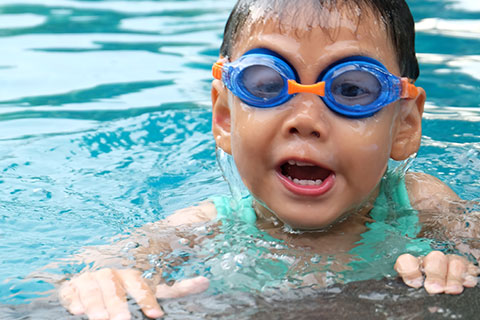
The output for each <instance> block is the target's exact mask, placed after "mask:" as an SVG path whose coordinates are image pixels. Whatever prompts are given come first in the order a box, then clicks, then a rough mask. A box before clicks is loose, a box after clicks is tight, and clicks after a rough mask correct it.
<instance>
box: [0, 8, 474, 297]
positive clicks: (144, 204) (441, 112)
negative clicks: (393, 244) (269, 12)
mask: <svg viewBox="0 0 480 320" xmlns="http://www.w3.org/2000/svg"><path fill="white" fill-rule="evenodd" d="M408 2H409V4H410V6H411V9H412V11H413V14H414V17H415V20H416V23H417V30H418V33H417V52H418V58H419V61H420V64H421V66H420V67H421V77H420V79H419V81H418V84H419V85H420V86H422V87H423V88H424V89H425V90H426V91H427V94H428V102H427V106H426V111H425V116H424V121H423V128H424V131H423V132H424V133H423V141H422V148H421V149H420V152H419V154H418V157H417V159H416V160H415V161H414V162H413V164H412V170H414V171H422V172H426V173H429V174H432V175H435V176H437V177H439V178H440V179H442V180H443V181H444V182H446V183H448V184H449V185H450V186H451V187H452V188H453V189H454V190H455V191H456V192H457V193H458V194H459V195H460V196H461V197H462V198H464V199H466V200H479V199H480V197H479V191H480V99H479V96H478V92H479V89H480V6H479V5H478V3H477V2H475V1H473V0H470V1H468V0H464V1H461V0H458V1H441V0H423V1H419V0H410V1H408ZM233 4H234V1H232V0H228V1H227V0H224V1H215V0H196V1H195V0H178V1H173V0H170V1H132V0H131V1H113V0H99V1H80V0H45V1H41V2H40V1H37V0H2V1H1V2H0V48H1V50H0V79H2V80H1V85H0V121H1V122H0V123H1V125H0V150H1V151H2V152H1V155H0V170H1V171H2V175H1V176H0V186H1V189H0V304H9V305H11V304H26V303H31V301H32V299H34V298H38V297H42V296H46V295H49V294H50V293H51V291H50V290H51V289H52V288H53V286H52V285H51V284H49V283H46V282H45V281H43V280H41V277H40V278H39V277H35V276H32V274H33V275H34V274H36V273H37V272H38V270H40V269H42V268H43V267H44V266H45V265H49V264H50V265H52V266H51V267H49V270H48V271H49V272H51V273H57V274H62V273H66V272H72V271H75V270H76V268H81V267H82V266H79V265H66V264H64V263H62V261H64V259H66V258H68V257H70V256H72V255H73V254H75V253H76V252H78V250H79V249H80V248H82V247H85V246H90V245H99V244H105V243H109V242H110V241H111V240H110V239H111V238H112V237H113V236H115V235H119V234H128V233H129V232H131V231H132V230H134V229H135V228H136V227H139V226H141V225H144V224H145V223H147V222H151V221H156V220H159V219H162V218H164V217H166V216H167V215H169V214H170V213H172V212H174V211H175V210H177V209H180V208H183V207H186V206H190V205H192V204H195V203H197V202H199V201H201V200H204V199H207V198H209V197H211V196H213V195H217V194H226V193H227V192H228V187H227V185H226V183H225V182H224V180H223V178H222V174H221V172H220V170H219V169H218V168H217V164H216V160H215V150H214V149H215V148H214V143H213V139H212V137H211V134H210V120H211V119H210V101H209V99H210V82H211V75H210V67H211V64H212V62H214V61H215V60H216V57H217V56H218V47H219V45H220V42H221V35H222V31H223V26H224V23H225V21H226V18H227V16H228V13H229V11H230V9H231V7H232V6H233ZM271 245H274V244H271ZM287 258H288V257H287ZM313 258H315V257H312V259H313ZM281 267H282V266H280V267H279V268H281ZM192 272H194V271H192ZM280 273H281V272H280ZM249 279H250V278H249ZM238 281H242V280H241V279H240V280H238ZM257 284H258V285H259V288H261V284H260V283H257ZM252 286H253V287H255V284H253V285H252Z"/></svg>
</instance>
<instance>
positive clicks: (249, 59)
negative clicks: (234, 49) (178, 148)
mask: <svg viewBox="0 0 480 320" xmlns="http://www.w3.org/2000/svg"><path fill="white" fill-rule="evenodd" d="M212 71H213V76H214V78H215V79H218V80H222V81H223V83H224V84H225V85H226V86H227V88H228V89H229V90H230V91H231V92H232V93H233V94H234V95H236V96H237V97H238V98H240V100H241V101H243V102H244V103H246V104H248V105H250V106H253V107H257V108H273V107H276V106H279V105H281V104H283V103H285V102H287V101H288V100H290V99H291V98H293V97H294V96H295V95H296V94H298V93H301V92H309V93H314V94H316V95H318V96H320V97H321V99H322V100H323V102H324V103H325V104H326V105H327V106H328V107H329V108H330V109H331V110H333V111H335V112H336V113H338V114H340V115H343V116H346V117H349V118H365V117H370V116H372V115H373V114H375V113H376V112H377V111H379V110H380V109H382V108H383V107H385V106H386V105H388V104H390V103H392V102H394V101H397V100H399V99H412V98H415V97H416V96H417V95H418V89H417V88H416V87H415V85H413V84H411V83H410V82H409V80H408V78H399V77H397V76H395V75H393V74H391V73H390V72H388V70H387V69H386V68H385V67H384V66H383V65H382V64H381V63H380V62H379V61H377V60H375V59H372V58H369V57H363V56H353V57H348V58H346V59H342V60H340V61H337V62H335V63H334V64H332V65H330V66H329V67H328V68H327V69H326V70H325V71H324V72H322V74H321V75H320V77H319V79H318V82H317V83H315V84H312V85H302V84H300V83H299V77H298V74H297V72H296V71H295V69H294V68H293V67H292V66H291V65H290V64H289V63H288V62H287V61H286V60H285V59H283V58H282V57H281V56H280V55H278V54H277V53H275V52H273V51H271V50H268V49H254V50H251V51H248V52H247V53H245V54H244V55H243V56H241V57H240V58H239V59H237V60H235V61H233V62H227V63H225V62H224V61H223V60H219V61H218V62H217V63H215V64H214V66H213V70H212Z"/></svg>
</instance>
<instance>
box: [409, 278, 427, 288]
mask: <svg viewBox="0 0 480 320" xmlns="http://www.w3.org/2000/svg"><path fill="white" fill-rule="evenodd" d="M405 284H406V285H407V286H409V287H413V288H420V287H421V286H423V278H415V279H410V280H405Z"/></svg>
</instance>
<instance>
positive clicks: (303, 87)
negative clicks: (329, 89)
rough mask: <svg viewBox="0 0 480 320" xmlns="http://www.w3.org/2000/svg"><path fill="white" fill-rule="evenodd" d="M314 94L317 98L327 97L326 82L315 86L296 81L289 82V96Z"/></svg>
mask: <svg viewBox="0 0 480 320" xmlns="http://www.w3.org/2000/svg"><path fill="white" fill-rule="evenodd" d="M302 92H304V93H313V94H316V95H317V96H320V97H324V96H325V81H321V82H317V83H315V84H300V83H298V82H297V81H295V80H288V94H295V93H302Z"/></svg>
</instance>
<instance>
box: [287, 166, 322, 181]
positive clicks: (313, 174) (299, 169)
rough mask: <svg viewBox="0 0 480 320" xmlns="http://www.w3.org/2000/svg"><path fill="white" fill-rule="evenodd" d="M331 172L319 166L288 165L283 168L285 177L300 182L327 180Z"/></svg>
mask: <svg viewBox="0 0 480 320" xmlns="http://www.w3.org/2000/svg"><path fill="white" fill-rule="evenodd" d="M330 172H331V171H330V170H328V169H325V168H322V167H317V166H297V165H290V164H288V163H287V164H285V165H283V166H282V173H283V174H284V175H286V176H289V177H292V178H293V179H295V178H296V179H299V180H314V181H315V180H325V179H326V178H327V177H328V176H329V175H330Z"/></svg>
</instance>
